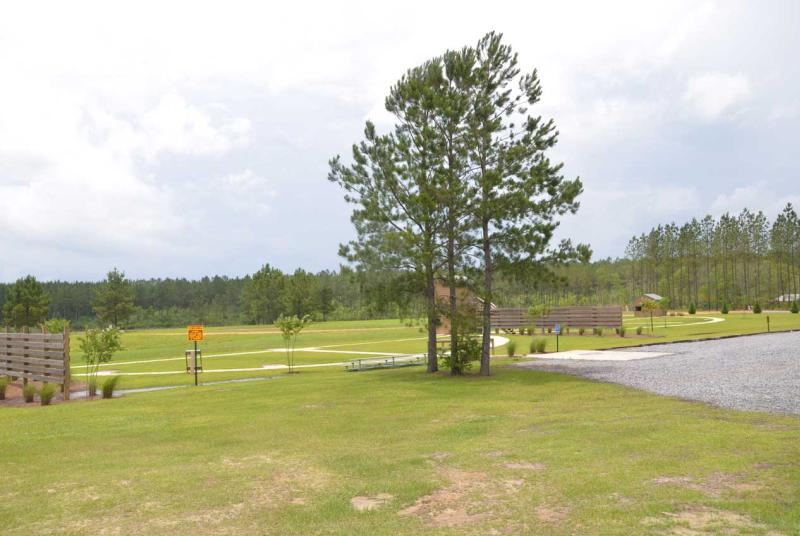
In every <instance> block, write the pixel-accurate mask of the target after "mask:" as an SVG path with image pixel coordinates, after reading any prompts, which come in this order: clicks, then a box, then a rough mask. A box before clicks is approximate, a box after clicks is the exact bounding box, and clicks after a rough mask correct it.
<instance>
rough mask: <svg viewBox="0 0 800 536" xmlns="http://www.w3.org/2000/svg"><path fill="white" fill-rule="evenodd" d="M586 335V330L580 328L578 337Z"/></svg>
mask: <svg viewBox="0 0 800 536" xmlns="http://www.w3.org/2000/svg"><path fill="white" fill-rule="evenodd" d="M584 333H586V330H585V329H583V328H578V335H583V334H584Z"/></svg>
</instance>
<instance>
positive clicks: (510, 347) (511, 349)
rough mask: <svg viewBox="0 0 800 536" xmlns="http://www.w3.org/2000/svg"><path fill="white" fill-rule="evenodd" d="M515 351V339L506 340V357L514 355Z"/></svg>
mask: <svg viewBox="0 0 800 536" xmlns="http://www.w3.org/2000/svg"><path fill="white" fill-rule="evenodd" d="M516 351H517V341H515V340H514V339H511V340H510V341H508V344H507V345H506V352H508V357H514V354H515V353H516Z"/></svg>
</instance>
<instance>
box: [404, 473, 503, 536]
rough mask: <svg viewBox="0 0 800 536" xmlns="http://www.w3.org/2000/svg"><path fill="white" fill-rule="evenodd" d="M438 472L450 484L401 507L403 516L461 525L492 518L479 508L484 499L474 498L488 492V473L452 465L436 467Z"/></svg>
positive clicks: (433, 523)
mask: <svg viewBox="0 0 800 536" xmlns="http://www.w3.org/2000/svg"><path fill="white" fill-rule="evenodd" d="M437 472H438V473H439V474H440V475H441V476H442V477H444V478H445V479H447V480H448V482H449V484H448V485H447V486H445V487H443V488H440V489H437V490H436V491H434V492H433V493H431V494H430V495H425V496H423V497H420V498H418V499H417V500H416V502H415V503H414V504H412V505H411V506H409V507H407V508H404V509H403V510H400V512H399V514H400V515H401V516H413V517H417V518H420V519H423V520H425V522H426V524H427V525H428V526H431V527H459V526H463V525H467V524H469V523H475V522H478V521H482V520H484V519H486V518H488V517H489V514H488V513H486V512H482V511H476V510H477V509H478V507H479V506H480V505H481V501H479V500H477V499H476V498H475V497H474V495H476V494H483V493H482V492H485V491H486V489H487V487H488V485H489V482H490V481H489V477H488V475H487V474H486V473H483V472H471V471H464V470H461V469H456V468H453V467H437Z"/></svg>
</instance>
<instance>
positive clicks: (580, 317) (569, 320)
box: [536, 305, 622, 328]
mask: <svg viewBox="0 0 800 536" xmlns="http://www.w3.org/2000/svg"><path fill="white" fill-rule="evenodd" d="M556 324H561V326H564V327H565V326H569V327H571V328H619V327H622V306H619V305H613V306H598V307H557V308H555V309H551V310H550V312H549V313H548V314H547V315H545V316H542V317H540V318H537V319H536V327H538V328H552V327H554V326H555V325H556Z"/></svg>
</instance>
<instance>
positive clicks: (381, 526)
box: [0, 314, 800, 535]
mask: <svg viewBox="0 0 800 536" xmlns="http://www.w3.org/2000/svg"><path fill="white" fill-rule="evenodd" d="M698 316H714V315H698ZM762 317H763V315H762ZM692 320H693V319H692V317H669V318H668V322H670V323H672V324H668V326H669V325H675V327H667V328H664V327H663V320H662V321H661V326H662V327H661V328H659V327H656V330H655V333H654V336H653V339H652V340H651V339H648V340H643V339H627V338H626V339H620V338H619V337H611V336H607V337H591V336H588V335H587V336H584V337H578V336H568V337H562V338H561V342H562V349H564V344H567V345H573V346H571V347H572V348H597V347H605V346H606V345H607V346H620V345H623V344H637V343H642V342H665V341H667V340H675V339H684V338H692V337H708V336H721V335H727V334H731V333H734V332H737V331H739V332H756V331H761V330H759V329H758V326H759V324H760V323H761V322H764V321H763V318H759V315H745V314H739V315H737V314H731V315H727V317H726V318H725V321H724V322H717V323H713V324H691V322H692ZM698 320H699V319H694V321H695V322H696V321H698ZM636 321H637V320H634V319H626V323H627V324H633V323H635V322H636ZM678 324H686V325H680V326H679V325H678ZM690 324H691V325H690ZM656 326H658V323H656ZM772 326H773V329H776V330H777V329H797V328H800V318H798V316H797V315H778V314H775V315H772ZM764 327H766V326H765V324H764ZM659 330H660V331H659ZM712 330H713V332H712V333H709V332H711V331H712ZM630 331H632V330H629V332H630ZM606 335H608V332H607V333H606ZM517 338H518V339H519V344H518V346H520V347H521V346H522V345H523V342H524V343H525V345H527V341H528V340H529V339H530V337H528V336H526V337H519V336H517ZM74 340H77V336H76V337H75V339H74ZM123 344H124V345H125V347H126V349H125V350H124V351H123V352H121V353H120V354H118V355H117V356H116V357H115V362H114V363H112V365H111V366H110V367H107V368H109V369H111V370H117V371H120V372H122V371H130V372H134V373H135V372H159V371H165V372H171V371H181V370H182V369H183V357H182V353H183V350H184V349H185V348H188V343H187V342H186V340H185V332H184V331H183V330H153V331H142V332H130V333H126V334H124V335H123ZM74 346H76V345H74ZM282 346H283V342H282V340H281V339H280V336H279V334H277V333H276V332H275V330H274V328H272V327H269V326H262V327H248V328H215V329H211V330H209V333H208V335H207V339H206V341H204V343H203V346H202V348H203V350H204V353H205V354H206V356H210V355H217V354H233V353H235V354H241V353H242V352H263V353H253V354H242V355H235V356H227V357H217V358H210V357H207V361H206V368H207V369H212V367H213V369H231V368H257V367H261V366H263V365H264V364H270V363H271V364H282V363H284V362H285V361H284V360H285V358H284V357H283V354H281V353H275V352H267V351H265V350H270V349H275V348H278V349H280V348H281V347H282ZM298 347H305V348H309V347H310V348H322V347H329V349H330V350H334V351H336V352H337V353H335V354H328V353H314V352H298V358H297V361H298V363H300V362H303V363H305V364H322V363H331V362H340V361H346V360H348V358H349V357H354V356H356V355H358V356H363V354H350V353H348V352H354V351H374V352H383V353H405V352H409V353H411V352H421V351H423V350H424V347H425V340H424V333H420V332H419V330H418V328H417V327H404V326H403V325H402V324H400V323H399V322H398V321H380V322H363V323H326V324H318V325H315V326H313V327H311V328H309V329H308V331H307V332H304V333H303V334H302V335H301V336H300V340H299V341H298ZM569 348H570V346H567V349H569ZM525 350H526V351H527V348H526V349H525ZM340 351H341V353H338V352H340ZM503 353H504V352H503V349H502V348H498V351H497V354H498V356H500V355H501V354H503ZM176 357H178V358H180V359H179V360H178V361H161V360H162V359H173V358H176ZM365 357H366V356H365ZM80 358H81V356H80V354H79V353H78V352H76V351H73V363H75V364H79V362H80ZM129 361H137V362H138V361H144V363H133V364H127V365H123V364H122V363H123V362H129ZM505 363H507V360H506V359H505V358H500V357H498V358H497V359H496V360H495V366H494V370H493V372H494V374H493V376H492V377H490V378H480V377H476V376H466V377H462V378H454V377H450V376H448V375H446V374H445V373H440V374H435V375H430V374H427V373H425V371H424V370H423V369H422V368H421V367H414V368H404V369H396V370H379V371H370V372H359V373H346V372H344V371H343V367H340V366H332V367H316V368H305V369H301V372H300V373H299V374H291V375H289V374H286V373H285V371H284V370H280V369H279V370H264V371H263V372H260V371H259V372H252V371H248V372H219V373H204V374H203V375H202V380H204V381H215V380H222V379H229V378H236V377H261V376H268V377H272V378H274V379H273V380H269V381H258V382H246V383H227V384H216V385H207V386H201V387H198V388H194V387H184V388H180V389H173V390H166V391H159V392H149V393H139V394H129V395H126V396H124V397H122V398H118V399H114V400H102V401H95V402H85V401H76V402H72V403H69V404H59V405H56V406H52V407H38V406H31V407H24V408H0V426H2V429H3V432H4V433H3V434H2V435H0V452H2V457H0V470H1V471H2V473H1V474H2V475H3V477H2V479H0V533H2V534H198V533H199V534H365V535H367V534H370V535H371V534H620V535H622V534H625V535H627V534H798V533H800V419H798V418H796V417H789V416H778V415H767V414H758V413H741V412H735V411H731V410H724V409H719V408H714V407H710V406H707V405H704V404H700V403H693V402H686V401H682V400H677V399H672V398H665V397H659V396H656V395H652V394H648V393H645V392H642V391H638V390H634V389H630V388H625V387H621V386H617V385H609V384H601V383H596V382H590V381H586V380H583V379H580V378H576V377H571V376H565V375H560V374H555V373H548V372H542V371H529V370H514V369H511V368H506V367H505V366H504V364H505ZM78 370H79V369H76V370H75V372H78ZM122 382H123V383H122V387H123V388H126V387H143V386H153V385H188V384H189V383H190V382H191V378H190V377H189V376H188V375H187V374H185V373H179V374H170V375H140V376H137V375H131V376H123V379H122ZM357 506H358V507H359V508H362V510H359V509H358V508H357Z"/></svg>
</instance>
